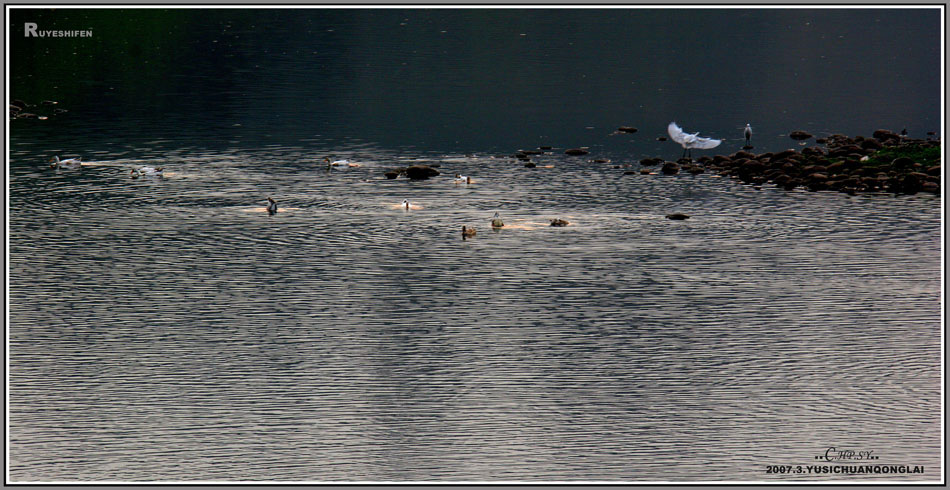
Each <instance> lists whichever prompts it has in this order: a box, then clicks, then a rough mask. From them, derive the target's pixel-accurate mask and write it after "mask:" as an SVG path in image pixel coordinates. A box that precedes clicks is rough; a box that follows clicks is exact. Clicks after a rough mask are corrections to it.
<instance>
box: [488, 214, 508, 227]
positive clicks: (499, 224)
mask: <svg viewBox="0 0 950 490" xmlns="http://www.w3.org/2000/svg"><path fill="white" fill-rule="evenodd" d="M503 226H505V222H504V221H502V220H501V217H499V216H498V213H495V216H494V217H493V218H492V220H491V227H492V228H501V227H503Z"/></svg>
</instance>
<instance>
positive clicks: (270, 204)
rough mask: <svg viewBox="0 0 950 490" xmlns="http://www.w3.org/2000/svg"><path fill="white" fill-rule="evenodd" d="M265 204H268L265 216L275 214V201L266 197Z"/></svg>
mask: <svg viewBox="0 0 950 490" xmlns="http://www.w3.org/2000/svg"><path fill="white" fill-rule="evenodd" d="M267 202H268V204H267V214H269V215H271V216H273V215H275V214H277V201H275V200H274V199H273V198H271V197H268V198H267Z"/></svg>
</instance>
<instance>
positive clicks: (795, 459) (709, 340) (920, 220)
mask: <svg viewBox="0 0 950 490" xmlns="http://www.w3.org/2000/svg"><path fill="white" fill-rule="evenodd" d="M292 77H293V76H291V78H292ZM253 102H254V101H253V100H252V101H251V103H253ZM226 104H227V103H226ZM103 110H106V109H103ZM129 117H133V116H129ZM134 117H141V119H133V121H134V122H135V123H136V124H132V125H129V124H128V123H129V120H127V119H119V120H112V119H109V118H105V117H99V116H96V117H91V116H89V117H84V118H78V117H77V118H76V119H72V120H70V119H66V118H63V119H62V120H60V121H53V120H51V121H48V122H50V123H51V124H50V125H45V126H41V125H20V123H31V122H30V121H14V124H13V127H12V133H11V148H12V149H11V157H10V174H9V192H10V203H9V204H10V208H9V250H10V252H9V261H10V264H9V267H10V289H9V322H10V325H9V354H10V361H9V369H10V374H9V410H10V412H9V424H10V431H9V443H10V452H9V475H10V478H11V479H12V480H14V481H195V480H204V481H492V482H499V481H640V482H643V481H759V480H764V481H778V480H792V481H806V480H814V481H859V480H875V481H877V480H884V479H888V478H894V476H893V475H888V476H882V475H869V476H862V477H846V476H841V475H821V476H820V477H816V476H813V475H808V474H804V475H788V474H780V475H776V474H769V473H767V466H769V465H803V466H804V465H815V464H819V462H818V461H816V459H815V457H816V456H819V455H824V454H825V451H826V450H827V449H828V448H829V447H835V448H837V449H839V450H844V449H852V450H855V451H858V450H873V451H874V454H875V455H877V456H879V457H880V459H879V460H877V461H875V463H879V464H887V465H891V464H899V465H911V466H913V465H922V466H924V467H925V473H923V474H922V475H921V474H917V475H899V476H898V477H897V478H898V479H901V480H912V481H923V480H930V481H933V480H938V479H939V478H940V477H941V475H942V471H943V468H942V461H941V458H940V450H941V424H940V417H941V406H942V405H941V403H942V394H941V362H942V356H941V321H940V315H941V309H940V291H941V289H940V287H941V282H940V277H941V276H940V273H941V269H940V267H941V262H940V260H941V242H940V226H941V216H940V204H941V203H940V198H939V197H934V196H932V195H917V196H901V197H894V196H891V195H887V194H869V195H858V196H853V197H851V196H846V195H843V194H839V193H833V192H817V193H812V192H805V191H793V192H785V191H782V190H777V189H774V188H772V187H771V186H766V187H765V188H764V189H761V190H755V189H753V188H752V187H749V186H744V185H741V184H739V183H737V182H734V181H731V180H728V179H721V178H717V177H715V176H713V175H697V176H692V175H680V176H641V175H623V170H624V169H617V168H614V165H618V164H623V163H630V162H635V161H636V158H632V157H631V154H630V153H629V152H628V151H620V150H618V151H614V152H611V151H610V150H609V148H604V147H596V142H597V141H600V140H596V139H595V138H588V140H593V141H594V146H595V147H596V148H597V149H596V151H595V154H592V155H591V157H595V156H596V157H604V158H611V159H612V160H613V161H612V162H611V163H606V164H602V163H592V162H590V161H588V158H587V157H580V158H575V157H567V156H563V155H562V154H561V152H562V151H563V147H561V146H559V147H558V149H557V150H555V154H551V155H544V156H541V157H539V158H537V160H538V162H539V165H541V166H546V165H550V166H552V168H537V169H527V168H524V167H523V166H522V165H521V163H520V162H517V161H515V160H513V159H511V158H507V157H502V156H501V155H500V153H509V154H510V152H511V151H513V150H514V149H516V147H511V148H508V149H507V150H505V151H504V152H500V151H499V152H497V153H486V152H488V151H494V150H490V149H485V150H481V151H477V152H474V153H471V152H470V153H466V152H461V151H445V150H444V149H440V148H426V147H421V146H420V147H414V146H413V145H404V146H399V145H384V144H377V143H373V142H366V141H360V140H356V139H353V138H350V139H346V138H336V137H321V136H319V135H311V136H309V137H308V139H307V140H306V141H298V142H296V143H293V142H288V141H283V140H282V141H275V142H273V143H267V140H268V138H269V136H264V135H252V132H251V131H250V130H248V129H246V128H245V126H238V125H237V124H238V123H236V122H234V121H237V120H239V119H227V118H223V119H222V120H221V121H220V124H219V125H217V126H213V127H208V126H204V125H203V124H194V125H191V126H189V125H187V124H186V125H184V126H182V127H181V128H179V130H180V131H181V132H182V133H183V134H182V135H180V136H176V137H174V138H165V137H162V136H153V138H152V139H146V138H145V135H146V133H148V130H149V128H153V129H154V128H156V127H157V128H162V130H161V131H158V133H160V134H168V132H169V129H168V128H170V127H171V126H174V125H175V124H177V123H176V122H174V121H172V122H168V121H165V122H163V123H162V124H161V125H159V126H152V125H150V123H149V121H150V119H149V116H147V115H138V116H134ZM236 117H237V116H236ZM178 122H181V121H178ZM232 123H233V124H235V125H234V126H232ZM242 124H243V123H242ZM260 124H263V123H260ZM166 125H167V126H166ZM125 128H127V129H128V131H129V133H130V135H131V136H130V138H131V140H128V141H127V140H123V139H121V134H122V132H123V130H124V129H125ZM241 128H245V129H241ZM188 131H192V132H193V134H189V135H184V133H186V132H188ZM578 131H579V132H581V133H583V132H584V130H583V129H582V128H578ZM236 133H239V134H240V135H244V136H245V137H246V138H252V137H253V138H254V139H253V140H251V139H242V137H241V136H240V135H239V136H235V134H236ZM296 137H297V136H296V135H294V138H296ZM274 139H281V138H280V135H277V136H275V138H274ZM90 142H96V144H98V145H99V146H98V147H96V148H90V149H89V150H88V152H85V153H82V155H83V156H84V157H85V158H84V160H88V164H87V165H84V166H83V168H82V169H81V170H79V171H73V170H51V169H49V168H48V167H47V166H46V163H45V162H46V158H48V157H49V156H50V155H51V154H53V153H59V154H60V155H61V156H64V157H65V156H73V154H72V153H73V152H75V151H77V150H76V148H77V147H80V148H88V147H90V146H94V145H92V144H91V143H90ZM251 142H253V144H251ZM509 143H510V142H508V141H501V142H499V144H498V146H509ZM86 145H89V146H86ZM448 146H451V145H448ZM510 146H513V145H510ZM674 151H675V149H674ZM731 151H734V150H733V149H732V148H728V149H725V150H724V151H723V152H731ZM327 153H332V154H334V155H335V156H336V157H337V158H347V159H349V160H350V161H352V162H358V163H359V164H360V165H361V166H360V167H358V168H337V169H334V170H333V171H332V172H330V173H327V172H326V171H325V170H324V168H325V167H324V165H323V164H322V157H323V155H325V154H327ZM416 162H422V163H427V162H428V163H439V164H440V165H441V167H440V170H441V171H442V175H440V176H438V177H436V178H434V179H432V180H429V181H424V182H410V181H407V180H405V179H403V178H399V179H397V180H387V179H386V178H385V177H384V176H383V171H384V170H385V169H388V168H391V167H394V166H404V165H407V164H410V163H416ZM137 165H155V166H164V167H165V168H166V176H165V177H163V178H140V179H136V180H132V179H130V178H129V175H128V172H129V169H130V168H132V167H133V166H137ZM636 167H637V164H636V163H634V165H633V168H636ZM457 172H458V173H462V174H464V175H469V176H471V177H472V178H473V179H474V182H473V183H472V184H470V185H458V186H457V185H455V184H454V182H453V178H452V176H453V175H454V174H455V173H457ZM268 196H273V197H274V198H275V199H276V200H277V201H278V203H279V206H280V211H279V212H278V213H277V214H276V215H274V216H270V215H268V214H267V213H266V212H265V211H264V207H265V206H266V201H265V199H266V197H268ZM404 199H408V200H409V201H410V202H411V203H413V204H414V205H415V207H414V209H411V210H408V211H406V210H403V209H400V208H399V204H400V203H401V202H402V201H403V200H404ZM496 211H497V212H499V213H500V214H501V217H502V218H503V219H504V221H505V223H506V225H507V226H506V227H505V228H503V229H501V230H499V231H493V230H491V228H490V226H489V222H490V220H491V217H492V215H493V214H494V213H495V212H496ZM672 212H683V213H686V214H689V215H691V216H692V217H691V219H689V220H686V221H671V220H667V219H665V217H664V216H665V215H666V214H669V213H672ZM553 218H563V219H566V220H568V221H570V222H571V225H570V226H567V227H564V228H554V227H550V226H548V222H549V221H550V220H551V219H553ZM462 225H467V226H474V227H476V228H477V230H478V234H477V236H476V237H475V238H473V239H470V240H465V241H463V240H462V239H461V233H460V229H461V227H462ZM821 464H828V465H830V464H835V463H821Z"/></svg>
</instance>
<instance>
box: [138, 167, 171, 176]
mask: <svg viewBox="0 0 950 490" xmlns="http://www.w3.org/2000/svg"><path fill="white" fill-rule="evenodd" d="M164 170H165V167H139V168H138V171H139V174H140V175H162V172H163V171H164Z"/></svg>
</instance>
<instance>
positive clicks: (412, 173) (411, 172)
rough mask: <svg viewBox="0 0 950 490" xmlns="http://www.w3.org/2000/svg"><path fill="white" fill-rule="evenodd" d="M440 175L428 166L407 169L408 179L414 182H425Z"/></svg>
mask: <svg viewBox="0 0 950 490" xmlns="http://www.w3.org/2000/svg"><path fill="white" fill-rule="evenodd" d="M436 175H439V171H438V170H436V169H434V168H431V167H429V166H428V165H413V166H411V167H409V168H407V169H406V177H409V178H410V179H412V180H425V179H428V178H429V177H435V176H436Z"/></svg>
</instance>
